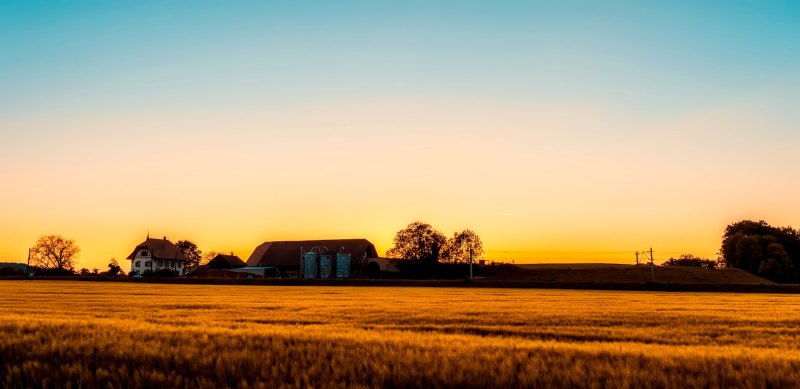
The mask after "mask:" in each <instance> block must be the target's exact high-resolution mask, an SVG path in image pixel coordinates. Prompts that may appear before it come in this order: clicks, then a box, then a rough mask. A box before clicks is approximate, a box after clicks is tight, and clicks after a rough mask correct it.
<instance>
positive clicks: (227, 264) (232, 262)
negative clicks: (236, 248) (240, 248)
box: [206, 254, 247, 269]
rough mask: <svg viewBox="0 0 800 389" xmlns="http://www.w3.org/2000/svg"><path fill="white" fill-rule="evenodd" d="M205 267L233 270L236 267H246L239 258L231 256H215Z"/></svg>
mask: <svg viewBox="0 0 800 389" xmlns="http://www.w3.org/2000/svg"><path fill="white" fill-rule="evenodd" d="M206 266H207V267H208V268H209V269H235V268H237V267H245V266H247V264H246V263H244V261H242V259H241V258H239V257H237V256H235V255H233V254H231V255H225V254H217V256H216V257H214V258H212V259H211V260H210V261H208V263H207V264H206Z"/></svg>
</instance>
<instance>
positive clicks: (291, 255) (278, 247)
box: [247, 239, 378, 266]
mask: <svg viewBox="0 0 800 389" xmlns="http://www.w3.org/2000/svg"><path fill="white" fill-rule="evenodd" d="M314 247H318V248H319V249H321V250H323V251H324V250H325V249H327V250H328V251H330V252H334V253H336V252H339V251H340V250H341V249H344V251H346V252H348V253H350V258H351V260H360V259H361V258H364V257H365V256H366V258H372V257H377V256H378V252H377V251H376V250H375V245H373V244H372V243H370V241H368V240H366V239H328V240H297V241H279V242H264V243H262V244H261V245H259V246H258V247H256V249H255V250H254V251H253V254H251V255H250V258H248V259H247V266H299V265H300V255H301V253H302V252H304V251H310V250H311V249H313V248H314Z"/></svg>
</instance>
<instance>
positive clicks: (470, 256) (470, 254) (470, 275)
mask: <svg viewBox="0 0 800 389" xmlns="http://www.w3.org/2000/svg"><path fill="white" fill-rule="evenodd" d="M469 280H470V281H472V247H470V248H469Z"/></svg>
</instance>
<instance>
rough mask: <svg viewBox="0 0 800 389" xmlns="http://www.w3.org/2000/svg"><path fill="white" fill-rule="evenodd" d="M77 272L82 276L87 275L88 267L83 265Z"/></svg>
mask: <svg viewBox="0 0 800 389" xmlns="http://www.w3.org/2000/svg"><path fill="white" fill-rule="evenodd" d="M78 274H80V275H82V276H88V275H89V269H87V268H85V267H84V268H82V269H81V271H79V272H78Z"/></svg>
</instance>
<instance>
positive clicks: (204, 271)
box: [186, 253, 274, 278]
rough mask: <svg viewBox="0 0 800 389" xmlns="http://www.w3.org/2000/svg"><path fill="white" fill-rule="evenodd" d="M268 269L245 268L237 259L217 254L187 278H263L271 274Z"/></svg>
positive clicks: (244, 264)
mask: <svg viewBox="0 0 800 389" xmlns="http://www.w3.org/2000/svg"><path fill="white" fill-rule="evenodd" d="M269 269H273V270H274V268H269ZM269 269H268V268H264V267H258V268H251V267H247V264H246V263H245V262H244V261H243V260H242V259H241V258H239V257H237V256H235V255H233V254H232V253H231V255H225V254H217V256H216V257H214V258H212V259H211V260H210V261H208V263H206V264H204V265H200V266H198V267H196V268H194V269H192V270H190V271H189V272H188V273H186V276H187V277H214V278H265V277H267V276H269V275H270V274H271V273H269V272H268V270H269Z"/></svg>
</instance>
